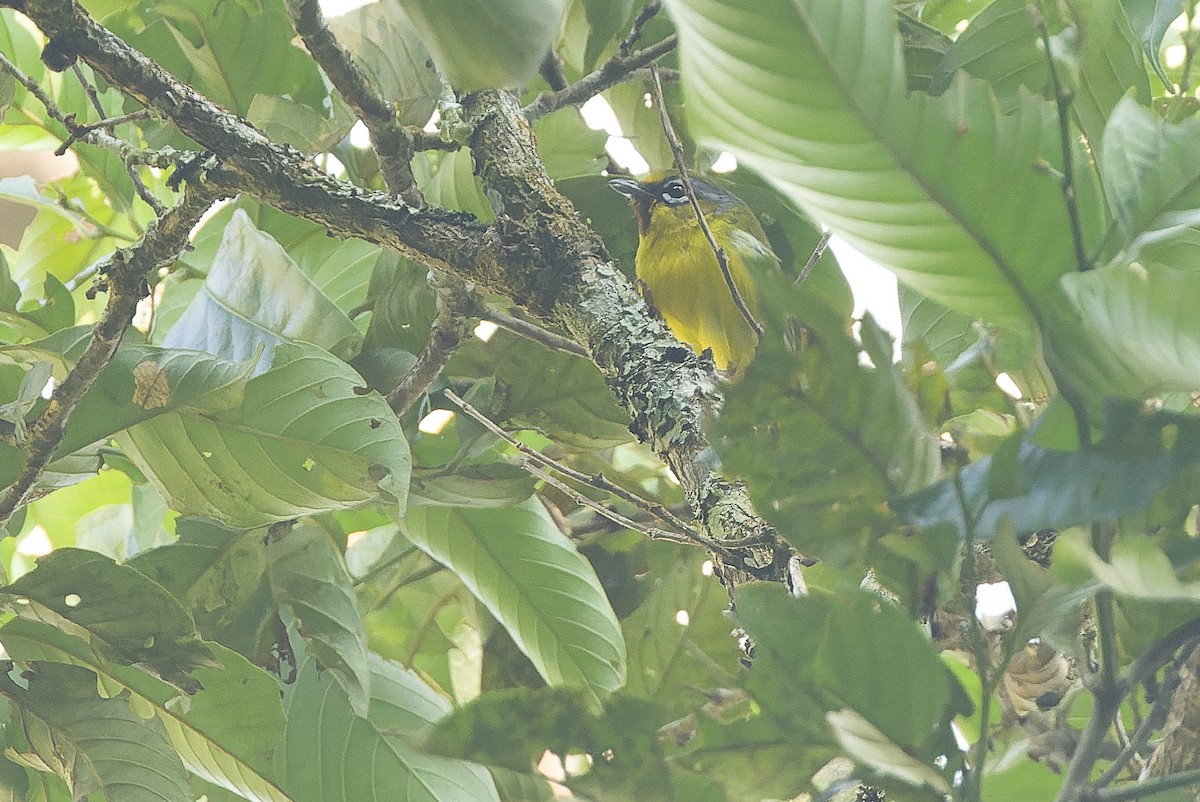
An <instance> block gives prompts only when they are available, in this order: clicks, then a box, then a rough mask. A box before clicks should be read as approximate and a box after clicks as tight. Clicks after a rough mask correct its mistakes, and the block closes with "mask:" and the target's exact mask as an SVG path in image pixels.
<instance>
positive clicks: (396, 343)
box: [365, 251, 436, 386]
mask: <svg viewBox="0 0 1200 802" xmlns="http://www.w3.org/2000/svg"><path fill="white" fill-rule="evenodd" d="M428 273H429V270H428V268H425V267H422V266H420V265H418V264H417V263H415V262H412V261H409V260H408V259H405V258H404V257H402V256H400V255H399V254H397V253H394V252H391V251H385V252H384V253H383V254H382V255H381V256H380V258H379V263H378V264H377V265H376V266H375V270H374V272H373V273H371V284H370V288H369V289H368V290H367V297H368V299H369V303H371V309H372V314H371V323H370V325H369V326H368V327H367V335H366V340H365V345H366V347H367V348H378V347H386V348H394V349H400V350H403V351H407V352H408V353H410V354H419V353H420V352H421V349H422V348H424V346H425V342H426V341H427V340H428V339H429V327H430V325H431V324H432V323H433V317H434V314H435V312H436V304H435V301H434V295H433V290H431V289H430V288H429V282H428V280H427V278H426V276H427V275H428ZM392 386H395V385H392Z"/></svg>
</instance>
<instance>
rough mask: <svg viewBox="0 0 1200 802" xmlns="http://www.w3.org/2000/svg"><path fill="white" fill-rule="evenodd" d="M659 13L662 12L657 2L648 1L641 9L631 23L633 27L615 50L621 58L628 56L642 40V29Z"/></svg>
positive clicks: (655, 0)
mask: <svg viewBox="0 0 1200 802" xmlns="http://www.w3.org/2000/svg"><path fill="white" fill-rule="evenodd" d="M659 11H662V3H660V2H659V0H650V2H649V3H646V5H645V6H643V7H642V10H641V13H639V14H638V15H637V19H635V20H634V21H633V27H632V28H630V29H629V35H628V36H626V37H625V38H624V39H623V40H621V45H620V47H618V48H617V50H618V52H620V54H621V55H622V56H628V55H629V53H630V52H631V51H632V50H633V46H634V45H635V44H637V42H638V40H639V39H641V38H642V29H643V28H645V27H646V23H648V22H650V20H652V19H654V18H655V17H656V16H658V12H659Z"/></svg>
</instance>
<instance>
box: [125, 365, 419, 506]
mask: <svg viewBox="0 0 1200 802" xmlns="http://www.w3.org/2000/svg"><path fill="white" fill-rule="evenodd" d="M364 384H365V382H364V381H363V379H362V377H360V376H359V375H358V374H357V373H355V372H354V371H353V370H352V369H351V368H350V367H349V366H348V365H346V364H345V363H344V362H342V361H341V360H338V359H336V358H334V357H333V356H331V355H329V354H328V353H327V352H325V351H323V350H321V349H320V348H316V347H314V346H311V345H307V344H286V343H285V344H281V345H279V346H278V347H277V348H276V349H275V360H274V362H273V364H272V367H271V369H270V370H268V371H267V372H266V373H262V374H260V375H258V376H255V377H254V378H253V379H251V380H250V381H249V382H247V384H246V389H245V399H244V401H243V403H242V405H241V406H240V407H238V408H237V409H234V410H229V411H226V412H223V413H220V414H215V415H206V414H202V413H199V412H196V411H193V410H183V411H180V412H177V413H173V414H169V415H160V416H158V417H156V418H153V419H151V420H149V421H146V422H143V423H140V424H138V425H137V426H134V427H132V428H130V429H127V430H125V431H124V432H122V433H121V434H120V435H119V436H118V440H119V442H120V444H121V446H122V448H123V449H124V450H125V451H126V453H128V454H129V456H130V458H131V459H133V460H134V462H135V463H136V464H137V465H138V467H139V469H140V470H141V471H142V472H143V473H144V474H145V475H146V476H147V478H149V479H150V481H151V482H152V483H154V485H155V486H156V487H157V488H158V489H159V492H161V493H162V494H163V497H164V498H166V499H168V500H169V501H170V503H171V506H172V507H173V508H174V509H176V510H178V511H180V512H182V513H184V514H191V515H206V516H208V517H211V518H215V519H217V520H220V521H223V522H225V523H227V524H229V525H230V526H233V527H235V528H241V529H251V528H254V527H256V526H261V525H263V524H268V523H273V522H275V521H282V520H288V519H292V518H297V517H300V516H302V515H308V514H312V513H315V512H320V511H324V510H330V509H345V508H348V507H353V506H357V505H359V504H363V503H365V502H367V501H370V500H372V499H374V498H376V497H377V496H378V495H379V493H380V492H381V491H382V492H383V493H384V494H385V497H387V498H389V499H390V500H394V501H396V502H398V503H399V504H400V505H401V506H403V504H404V502H405V499H406V497H407V489H408V477H409V470H410V465H411V463H410V458H409V454H408V447H407V445H406V443H405V440H404V437H403V433H402V432H401V431H400V426H399V423H398V422H397V420H396V417H395V415H394V414H392V412H391V409H390V408H389V407H388V406H387V403H386V402H385V401H384V400H383V398H382V397H381V396H379V395H378V394H376V393H368V394H361V393H360V392H359V391H360V390H361V389H362V388H363V386H364Z"/></svg>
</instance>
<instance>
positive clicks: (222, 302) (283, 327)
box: [163, 210, 362, 373]
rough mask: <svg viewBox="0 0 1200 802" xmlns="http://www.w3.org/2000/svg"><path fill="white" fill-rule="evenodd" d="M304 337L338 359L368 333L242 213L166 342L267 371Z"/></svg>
mask: <svg viewBox="0 0 1200 802" xmlns="http://www.w3.org/2000/svg"><path fill="white" fill-rule="evenodd" d="M292 340H303V341H305V342H310V343H313V344H314V345H319V346H321V347H322V348H325V349H326V350H328V351H330V352H332V353H333V354H335V355H336V356H340V357H342V358H349V357H351V356H353V355H354V354H355V353H357V352H358V348H359V345H360V344H361V342H362V336H361V335H360V334H359V332H358V329H357V328H355V326H354V323H353V322H352V321H351V320H350V318H348V317H347V316H346V313H345V312H343V311H342V310H340V309H338V308H337V307H336V306H335V305H334V304H333V302H332V301H330V300H329V298H328V297H326V296H325V294H324V293H322V292H321V291H320V290H319V289H318V288H317V287H316V285H314V284H313V283H312V281H311V280H310V279H309V278H308V277H307V276H305V274H304V273H303V272H302V271H301V270H300V269H299V268H298V267H297V266H296V263H295V262H294V261H293V260H292V259H291V257H289V256H288V255H287V253H286V252H285V251H284V250H283V248H281V247H280V246H279V243H277V242H276V241H275V240H274V239H273V238H272V237H270V236H269V235H267V234H264V233H262V232H261V231H259V230H258V229H256V228H255V227H254V224H253V223H252V222H251V221H250V218H249V216H248V215H246V213H245V212H243V211H241V210H238V211H237V212H235V213H234V214H233V217H232V218H231V219H230V221H229V225H228V226H227V227H226V229H225V235H224V239H223V240H222V242H221V247H220V248H219V249H218V251H217V253H216V255H215V257H214V260H213V266H212V269H211V270H210V271H209V273H208V278H206V279H205V281H204V288H203V290H202V291H201V293H200V294H199V295H197V296H196V298H195V299H194V300H193V301H192V303H191V305H190V306H189V307H188V308H187V310H186V311H185V312H184V313H183V316H182V317H180V318H179V320H178V321H177V322H176V323H175V325H174V326H172V327H171V330H170V331H169V332H167V335H166V337H165V339H164V340H163V344H164V345H166V346H169V347H174V348H193V349H196V350H199V351H207V352H208V353H210V354H215V355H218V356H222V357H224V358H226V359H229V360H231V361H234V362H246V361H248V360H249V359H250V357H252V356H254V355H255V354H256V353H259V349H260V348H261V349H262V351H261V354H260V355H259V357H258V363H257V365H256V368H255V372H256V373H261V372H262V371H264V370H266V368H267V366H268V365H270V364H271V356H272V353H273V351H274V349H275V346H277V345H278V344H279V343H281V342H286V341H292Z"/></svg>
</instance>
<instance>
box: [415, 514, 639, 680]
mask: <svg viewBox="0 0 1200 802" xmlns="http://www.w3.org/2000/svg"><path fill="white" fill-rule="evenodd" d="M402 530H403V531H404V533H405V534H406V535H407V536H408V538H409V539H410V540H412V542H413V543H416V544H417V545H418V546H420V547H421V548H422V549H423V550H425V551H426V552H428V553H429V554H430V555H431V556H432V557H433V558H434V559H436V560H438V561H439V562H441V563H443V564H445V565H446V566H448V567H449V568H450V569H451V570H452V571H454V573H456V574H457V575H458V576H459V578H461V579H462V581H463V583H464V584H465V585H466V586H467V587H468V588H470V590H471V592H472V593H474V594H475V595H476V597H478V598H479V600H480V601H482V602H483V603H484V605H486V606H487V608H488V610H490V611H491V613H492V614H493V615H494V616H496V618H497V620H499V621H500V623H501V624H503V625H504V627H505V629H507V630H508V632H509V634H510V635H512V638H513V640H514V641H516V643H517V645H518V646H520V648H521V651H523V652H524V653H525V654H526V655H527V656H528V657H529V659H530V660H532V661H533V664H534V665H535V666H536V667H537V669H538V671H539V672H540V673H541V675H542V676H543V677H544V678H545V679H546V681H547V682H549V683H550V684H551V685H568V686H572V687H582V688H586V689H588V690H590V691H591V692H592V693H593V694H594V695H596V696H597V697H605V696H607V695H608V694H610V693H612V692H613V691H615V690H617V689H618V688H620V687H621V685H623V684H624V682H625V641H624V639H623V638H622V637H621V629H620V626H619V625H618V624H617V620H616V616H615V615H614V614H613V611H612V607H611V606H610V605H609V602H608V599H607V597H605V595H604V590H603V589H602V588H601V587H600V581H599V579H597V578H596V573H595V571H594V570H593V569H592V566H591V565H590V564H589V563H588V562H587V560H585V559H584V558H583V557H582V556H581V555H580V554H579V552H577V551H576V550H575V546H574V545H573V544H572V543H571V542H570V541H569V540H567V538H566V537H565V536H564V535H563V534H562V533H561V532H559V530H558V528H557V527H556V526H555V525H554V522H553V521H551V520H550V516H549V515H548V514H547V513H546V510H545V508H544V507H543V506H542V505H541V503H540V502H538V501H536V500H531V501H527V502H525V503H523V504H521V505H519V506H516V507H512V508H510V509H478V508H450V507H416V508H413V509H412V510H410V511H409V514H408V515H407V516H406V517H405V519H404V521H403V523H402Z"/></svg>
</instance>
